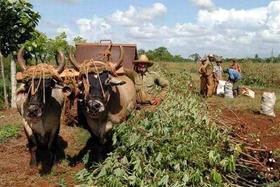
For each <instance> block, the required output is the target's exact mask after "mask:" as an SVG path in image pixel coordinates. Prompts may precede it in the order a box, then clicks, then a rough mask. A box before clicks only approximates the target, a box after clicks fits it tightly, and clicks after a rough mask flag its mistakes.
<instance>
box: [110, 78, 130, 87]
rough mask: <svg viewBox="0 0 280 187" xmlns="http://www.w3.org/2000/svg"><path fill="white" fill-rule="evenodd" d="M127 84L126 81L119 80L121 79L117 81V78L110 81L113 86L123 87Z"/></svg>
mask: <svg viewBox="0 0 280 187" xmlns="http://www.w3.org/2000/svg"><path fill="white" fill-rule="evenodd" d="M125 83H126V82H125V81H122V80H119V79H117V78H115V77H111V80H110V84H111V86H118V85H123V84H125Z"/></svg>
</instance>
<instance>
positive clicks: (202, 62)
mask: <svg viewBox="0 0 280 187" xmlns="http://www.w3.org/2000/svg"><path fill="white" fill-rule="evenodd" d="M206 61H207V58H206V57H203V58H201V59H200V67H199V69H198V73H199V74H200V94H201V95H202V96H206V95H207V76H206V73H205V72H206V71H205V64H206Z"/></svg>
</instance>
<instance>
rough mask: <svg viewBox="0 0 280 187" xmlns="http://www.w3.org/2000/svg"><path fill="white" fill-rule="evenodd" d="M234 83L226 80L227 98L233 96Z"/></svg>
mask: <svg viewBox="0 0 280 187" xmlns="http://www.w3.org/2000/svg"><path fill="white" fill-rule="evenodd" d="M232 87H233V85H232V83H230V82H226V83H225V97H226V98H233V91H232Z"/></svg>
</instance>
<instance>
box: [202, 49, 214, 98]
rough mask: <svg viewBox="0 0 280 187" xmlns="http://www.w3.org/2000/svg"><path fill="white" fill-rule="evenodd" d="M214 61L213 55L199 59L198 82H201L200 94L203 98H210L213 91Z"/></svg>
mask: <svg viewBox="0 0 280 187" xmlns="http://www.w3.org/2000/svg"><path fill="white" fill-rule="evenodd" d="M214 61H215V57H214V55H211V54H210V55H208V56H207V57H203V58H202V59H201V65H200V67H199V71H198V72H199V73H200V80H201V84H200V87H201V94H202V95H203V96H207V97H211V96H212V95H213V92H214V89H215V82H214V73H213V62H214Z"/></svg>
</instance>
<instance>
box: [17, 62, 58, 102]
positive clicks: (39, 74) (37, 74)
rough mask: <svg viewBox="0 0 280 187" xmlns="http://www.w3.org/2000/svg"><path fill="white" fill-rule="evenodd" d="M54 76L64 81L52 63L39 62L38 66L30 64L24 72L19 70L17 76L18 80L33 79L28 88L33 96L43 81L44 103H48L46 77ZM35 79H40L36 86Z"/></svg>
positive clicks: (53, 77)
mask: <svg viewBox="0 0 280 187" xmlns="http://www.w3.org/2000/svg"><path fill="white" fill-rule="evenodd" d="M47 78H52V79H55V80H57V81H62V79H61V78H60V76H59V74H58V73H57V71H56V69H55V68H54V67H53V66H52V65H50V64H38V65H36V66H30V67H28V69H27V70H26V71H24V72H22V73H21V72H19V73H18V76H17V80H18V81H23V80H31V85H30V87H29V89H28V92H27V94H28V95H29V93H30V94H31V96H34V95H35V94H36V93H37V92H38V90H39V87H40V84H41V82H42V84H43V103H44V104H45V103H46V88H45V86H46V83H45V81H46V79H47ZM35 79H39V81H38V84H37V86H36V88H35Z"/></svg>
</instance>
